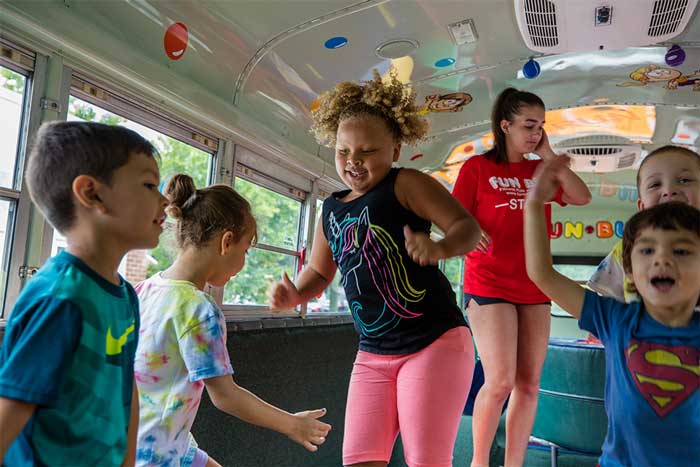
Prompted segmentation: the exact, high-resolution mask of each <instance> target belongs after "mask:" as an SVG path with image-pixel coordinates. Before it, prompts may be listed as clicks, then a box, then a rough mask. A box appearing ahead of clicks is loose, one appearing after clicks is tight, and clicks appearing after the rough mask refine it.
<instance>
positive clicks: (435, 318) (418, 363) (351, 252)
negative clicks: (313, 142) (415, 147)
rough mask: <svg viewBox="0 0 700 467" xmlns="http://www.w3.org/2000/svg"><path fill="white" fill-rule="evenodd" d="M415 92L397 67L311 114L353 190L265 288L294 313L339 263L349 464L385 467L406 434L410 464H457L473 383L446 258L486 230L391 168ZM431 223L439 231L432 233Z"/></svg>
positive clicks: (431, 184)
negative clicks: (347, 317)
mask: <svg viewBox="0 0 700 467" xmlns="http://www.w3.org/2000/svg"><path fill="white" fill-rule="evenodd" d="M417 111H418V109H417V107H416V105H415V95H414V94H413V93H412V92H411V91H408V90H407V89H406V88H405V87H404V86H403V85H402V84H401V83H400V82H399V81H398V80H397V79H396V76H395V75H393V74H391V75H390V76H389V78H388V79H387V80H386V82H383V81H382V79H381V77H380V76H379V74H378V73H377V72H376V71H375V74H374V79H373V80H371V81H369V82H366V83H361V84H358V83H352V82H342V83H340V84H338V85H337V86H336V87H335V88H334V89H332V90H331V91H328V92H326V93H324V94H323V95H321V97H320V105H319V107H318V108H317V109H316V110H315V111H314V112H313V114H312V116H313V120H314V124H313V132H314V133H315V135H316V137H317V139H318V140H319V142H321V143H324V144H328V145H330V146H333V147H335V165H336V170H337V172H338V176H339V177H340V179H341V180H342V181H343V182H344V183H345V184H346V185H347V187H348V189H347V190H344V191H340V192H337V193H333V194H332V195H331V196H329V197H328V198H327V199H326V200H325V202H324V203H323V213H322V216H321V218H322V222H320V223H319V225H318V226H317V229H316V234H315V241H314V243H313V247H312V251H311V259H310V261H309V264H308V265H307V266H306V268H305V269H304V270H303V271H302V272H301V274H300V275H299V277H298V278H297V281H296V284H294V283H292V282H291V281H290V280H289V278H288V277H287V276H286V274H285V275H283V278H282V281H281V282H278V283H277V284H275V285H274V286H273V287H272V288H271V290H270V303H271V305H272V307H273V308H277V309H288V308H292V307H295V306H296V305H299V304H301V303H305V302H307V301H308V300H309V299H310V298H312V297H314V296H316V295H318V294H319V293H321V292H322V291H323V290H324V289H326V287H328V285H329V284H330V283H331V280H332V279H333V277H334V276H335V273H336V270H338V269H339V270H340V273H341V275H342V283H343V286H344V288H345V295H346V297H347V299H348V303H349V306H350V309H351V312H352V314H353V318H354V321H355V328H356V330H357V332H358V334H359V337H360V346H359V347H360V348H359V351H358V353H357V358H356V360H355V364H354V367H353V371H352V375H351V377H350V387H349V390H348V400H347V407H346V413H345V431H344V439H343V464H344V465H346V466H349V465H353V466H362V467H383V466H386V465H387V463H388V461H389V458H390V456H391V452H392V449H393V445H394V442H395V440H396V437H397V435H398V433H399V432H401V438H402V441H403V446H404V454H405V456H404V457H405V459H406V462H407V463H408V465H409V466H411V467H417V466H421V467H423V466H436V467H438V466H439V467H448V466H451V465H452V451H453V447H454V442H455V437H456V435H457V429H458V425H459V420H460V416H461V414H462V410H463V408H464V404H465V401H466V398H467V393H468V392H469V387H470V385H471V377H472V372H473V368H474V350H473V346H472V340H471V333H470V331H469V328H468V327H467V324H466V322H465V319H464V316H463V314H462V312H461V310H460V308H459V307H458V305H457V303H456V300H455V295H454V292H453V291H452V287H451V285H450V283H449V281H448V280H447V278H446V277H445V276H444V275H443V274H442V272H440V270H439V269H438V267H437V263H438V261H439V260H441V259H445V258H449V257H452V256H459V255H463V254H465V253H466V252H468V251H470V250H471V249H472V248H474V247H475V246H476V244H477V242H478V241H479V238H480V233H481V231H480V229H479V226H478V224H477V223H476V222H475V221H474V219H473V218H472V217H471V216H470V215H469V214H468V213H467V211H466V210H465V209H464V208H463V207H462V206H461V205H460V204H459V202H457V201H456V200H455V199H454V198H453V197H452V196H450V193H449V192H448V191H447V190H446V189H445V188H443V187H442V185H440V184H439V183H438V182H437V181H435V180H434V179H432V178H431V177H429V176H428V175H426V174H424V173H422V172H419V171H417V170H413V169H401V168H392V164H393V163H394V162H396V161H397V160H398V159H399V154H400V151H401V145H402V144H404V143H407V144H412V143H417V142H419V141H421V140H422V139H423V138H424V137H425V135H426V133H427V129H428V125H427V122H426V121H425V120H424V119H423V118H421V117H420V116H419V115H417ZM432 223H435V224H436V225H437V226H438V227H439V228H440V230H441V231H442V232H444V237H443V238H442V239H441V240H439V241H434V240H432V239H431V238H430V230H431V226H432Z"/></svg>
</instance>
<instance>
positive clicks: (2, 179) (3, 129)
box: [0, 65, 29, 317]
mask: <svg viewBox="0 0 700 467" xmlns="http://www.w3.org/2000/svg"><path fill="white" fill-rule="evenodd" d="M28 81H29V80H28V77H27V76H25V75H23V74H21V73H18V72H16V71H14V70H12V69H10V68H7V67H5V66H2V65H0V303H2V304H4V302H5V292H6V287H7V278H8V270H9V260H10V253H11V251H12V241H13V229H14V226H15V214H16V211H17V206H18V202H19V198H20V189H21V180H20V176H19V171H18V170H17V166H18V159H19V157H20V152H21V149H20V147H21V132H22V127H23V121H24V118H25V116H24V112H23V109H24V106H25V104H24V103H25V98H26V90H27V88H28V85H29V82H28ZM20 253H21V252H20ZM2 316H4V315H3V313H2V312H0V317H2Z"/></svg>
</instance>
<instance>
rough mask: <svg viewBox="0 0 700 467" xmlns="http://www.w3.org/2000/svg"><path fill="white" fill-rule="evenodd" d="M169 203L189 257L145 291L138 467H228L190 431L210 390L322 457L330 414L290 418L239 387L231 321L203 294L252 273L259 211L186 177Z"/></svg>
mask: <svg viewBox="0 0 700 467" xmlns="http://www.w3.org/2000/svg"><path fill="white" fill-rule="evenodd" d="M166 196H167V197H168V199H169V201H170V206H169V208H168V213H169V214H170V215H171V216H172V217H174V218H175V219H177V228H176V236H177V240H178V243H179V246H180V248H181V251H180V254H179V256H178V258H177V260H176V261H175V263H174V264H173V265H172V266H171V267H170V268H168V269H167V270H165V271H163V272H160V273H158V274H156V275H154V276H153V277H151V278H150V279H148V280H146V281H145V282H142V283H141V284H139V285H138V286H137V287H136V290H137V293H138V295H139V301H140V304H141V332H140V337H139V345H138V348H137V351H136V362H135V373H136V383H137V385H138V389H139V407H140V421H139V433H138V445H137V453H136V465H137V466H172V467H175V466H194V467H204V466H205V465H206V466H209V467H216V466H219V464H218V463H217V462H216V461H215V460H214V459H211V458H210V457H209V456H208V455H207V454H206V453H205V452H204V451H202V450H201V449H199V448H198V447H197V443H196V442H195V440H194V438H193V437H192V434H191V433H190V428H191V427H192V423H193V422H194V418H195V416H196V415H197V409H198V408H199V402H200V400H201V397H202V390H203V389H204V388H205V387H206V388H207V391H208V392H209V396H210V398H211V399H212V402H213V403H214V405H215V406H216V407H217V408H219V409H220V410H222V411H224V412H227V413H229V414H231V415H234V416H239V417H240V416H243V415H245V417H246V420H247V421H249V422H251V423H254V424H256V425H260V426H264V427H266V428H271V429H273V430H276V431H278V432H280V433H284V434H286V435H287V436H289V437H290V438H291V439H292V440H294V441H296V442H298V443H300V444H302V445H304V446H305V447H306V448H307V449H309V450H310V451H315V450H316V449H317V446H318V445H319V444H322V443H323V442H324V441H325V437H326V434H327V433H328V430H330V425H327V424H326V423H323V422H321V421H319V420H317V419H318V418H320V417H321V416H323V415H324V414H325V409H320V410H313V411H306V412H299V413H297V414H290V413H288V412H285V411H283V410H280V409H278V408H276V407H273V406H271V405H270V404H267V403H266V402H264V401H262V400H261V399H259V398H258V397H257V396H255V395H254V394H252V393H250V392H249V391H247V390H245V389H243V388H241V387H240V386H238V385H237V384H236V383H235V382H234V381H233V378H231V374H233V369H232V368H231V362H230V361H229V355H228V351H227V348H226V322H225V320H224V316H223V314H222V313H221V310H219V308H218V307H217V305H216V303H215V302H214V301H213V300H212V299H211V298H210V297H209V295H207V294H206V293H204V292H203V290H204V288H205V286H206V285H207V284H209V285H212V286H215V287H223V286H224V284H226V283H227V282H228V280H229V279H230V278H231V277H232V276H234V275H235V274H236V273H238V271H240V270H241V268H242V267H243V265H244V263H245V253H246V251H247V250H248V248H250V246H251V244H252V243H253V241H254V238H255V234H256V224H255V220H254V218H253V216H252V214H251V212H250V205H249V204H248V202H247V201H246V200H245V199H243V198H242V197H241V196H240V195H239V194H238V193H236V192H235V191H234V190H233V189H232V188H230V187H228V186H224V185H215V186H211V187H208V188H204V189H201V190H197V189H195V186H194V182H193V181H192V178H191V177H189V176H187V175H182V174H179V175H175V176H174V177H173V178H172V179H171V181H170V182H169V184H168V186H167V188H166Z"/></svg>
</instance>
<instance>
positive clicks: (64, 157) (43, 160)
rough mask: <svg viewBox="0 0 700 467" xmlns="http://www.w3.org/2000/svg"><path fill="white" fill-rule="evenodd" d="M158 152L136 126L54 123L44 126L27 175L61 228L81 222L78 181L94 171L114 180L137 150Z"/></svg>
mask: <svg viewBox="0 0 700 467" xmlns="http://www.w3.org/2000/svg"><path fill="white" fill-rule="evenodd" d="M138 153H143V154H145V155H147V156H149V157H156V155H157V150H156V149H155V147H153V145H152V144H151V143H150V142H149V141H148V140H146V139H144V138H143V137H142V136H140V135H139V134H138V133H136V132H135V131H132V130H129V129H128V128H124V127H121V126H112V125H105V124H102V123H94V122H49V123H45V124H43V125H42V126H41V128H40V129H39V132H38V133H37V135H36V139H35V142H34V146H33V148H32V152H31V154H30V155H29V160H28V162H27V171H26V175H25V179H26V183H27V186H28V188H29V194H30V195H31V197H32V200H33V201H34V202H35V203H36V204H37V206H39V209H41V211H42V212H43V214H44V216H46V218H47V219H48V221H49V222H50V223H51V225H53V226H54V227H55V228H56V229H57V230H58V231H60V232H65V231H66V230H68V229H69V228H70V227H71V226H72V225H73V222H74V221H75V205H74V204H73V180H75V179H76V177H78V176H80V175H90V176H92V177H95V178H96V179H97V180H99V181H101V182H103V183H111V180H112V174H113V173H114V171H115V170H117V169H118V168H120V167H122V166H123V165H125V164H126V163H127V162H128V160H129V156H130V155H132V154H138Z"/></svg>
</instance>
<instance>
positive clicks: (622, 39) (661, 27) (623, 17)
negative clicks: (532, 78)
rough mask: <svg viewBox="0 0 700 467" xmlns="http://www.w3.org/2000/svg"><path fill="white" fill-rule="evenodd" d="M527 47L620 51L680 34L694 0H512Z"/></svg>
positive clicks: (546, 50) (550, 50)
mask: <svg viewBox="0 0 700 467" xmlns="http://www.w3.org/2000/svg"><path fill="white" fill-rule="evenodd" d="M514 2H515V16H516V19H517V22H518V27H519V28H520V33H521V34H522V37H523V40H524V41H525V45H526V46H527V47H528V48H530V49H532V50H534V51H536V52H542V53H566V52H583V51H591V50H602V49H605V50H607V49H624V48H626V47H637V46H643V45H651V44H655V43H658V42H664V41H668V40H670V39H672V38H674V37H676V36H677V35H679V34H680V33H682V32H683V30H684V29H685V27H686V25H687V24H688V21H689V20H690V18H691V16H692V15H693V11H694V10H695V7H696V6H697V4H698V0H514Z"/></svg>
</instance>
